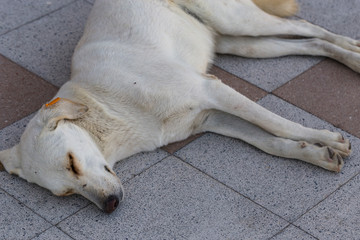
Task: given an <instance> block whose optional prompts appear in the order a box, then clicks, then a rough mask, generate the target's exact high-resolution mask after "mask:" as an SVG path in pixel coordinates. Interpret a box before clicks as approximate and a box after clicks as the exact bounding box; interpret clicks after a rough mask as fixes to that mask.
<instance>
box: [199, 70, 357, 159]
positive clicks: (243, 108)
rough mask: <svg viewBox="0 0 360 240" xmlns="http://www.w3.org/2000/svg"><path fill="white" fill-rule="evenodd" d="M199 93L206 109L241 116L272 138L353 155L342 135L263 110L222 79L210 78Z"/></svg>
mask: <svg viewBox="0 0 360 240" xmlns="http://www.w3.org/2000/svg"><path fill="white" fill-rule="evenodd" d="M208 79H209V80H208V81H206V82H205V83H204V85H203V89H202V90H201V92H200V93H199V94H200V96H202V100H201V101H202V102H204V103H205V109H216V110H219V111H222V112H226V113H229V114H232V115H234V116H237V117H240V118H242V119H244V120H246V121H248V122H250V123H252V124H254V125H256V126H258V127H260V128H262V129H264V130H265V131H267V132H269V133H270V134H272V135H275V136H277V137H281V138H287V139H292V140H295V141H306V142H308V143H311V144H316V143H321V144H322V145H325V146H329V147H331V148H333V149H335V150H337V151H341V152H342V153H343V154H344V155H348V154H350V152H351V151H350V143H349V141H348V140H344V138H343V137H342V136H341V134H339V133H333V132H330V131H327V130H316V129H311V128H307V127H304V126H302V125H300V124H297V123H294V122H292V121H289V120H287V119H284V118H282V117H280V116H278V115H276V114H274V113H272V112H270V111H269V110H267V109H265V108H263V107H261V106H260V105H258V104H256V103H255V102H253V101H251V100H250V99H248V98H246V97H245V96H243V95H241V94H240V93H238V92H236V91H235V90H234V89H232V88H230V87H228V86H226V85H225V84H223V83H222V82H221V81H220V80H214V78H210V77H208Z"/></svg>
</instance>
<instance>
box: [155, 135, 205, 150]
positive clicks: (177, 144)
mask: <svg viewBox="0 0 360 240" xmlns="http://www.w3.org/2000/svg"><path fill="white" fill-rule="evenodd" d="M202 135H203V134H202V133H200V134H196V135H193V136H190V137H188V138H187V139H185V140H183V141H179V142H174V143H171V144H169V145H166V146H164V147H162V148H161V149H162V150H164V151H167V152H168V153H170V154H173V153H174V152H176V151H177V150H180V149H181V148H183V147H185V146H186V145H188V144H189V143H191V142H192V141H194V140H195V139H197V138H199V137H201V136H202Z"/></svg>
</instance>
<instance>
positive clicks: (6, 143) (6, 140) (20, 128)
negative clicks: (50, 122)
mask: <svg viewBox="0 0 360 240" xmlns="http://www.w3.org/2000/svg"><path fill="white" fill-rule="evenodd" d="M34 115H35V114H30V115H29V116H27V117H25V118H23V119H21V120H19V121H17V122H15V123H13V124H11V125H10V126H7V127H6V128H3V129H1V130H0V139H1V141H0V151H1V150H4V149H8V148H10V147H13V146H15V145H16V144H17V143H18V142H19V141H20V137H21V135H22V133H23V132H24V130H25V127H26V125H27V124H28V122H29V121H30V119H31V118H33V117H34Z"/></svg>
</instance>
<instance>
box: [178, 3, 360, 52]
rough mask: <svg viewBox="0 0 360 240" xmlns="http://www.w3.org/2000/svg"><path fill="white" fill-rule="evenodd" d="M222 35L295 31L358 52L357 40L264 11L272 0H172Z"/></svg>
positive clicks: (264, 34)
mask: <svg viewBox="0 0 360 240" xmlns="http://www.w3.org/2000/svg"><path fill="white" fill-rule="evenodd" d="M174 1H175V2H176V3H177V4H179V5H180V6H184V7H185V8H186V9H188V10H189V11H190V12H192V13H193V14H194V15H196V16H198V17H199V18H200V19H202V20H203V21H204V23H205V24H207V25H209V26H210V27H212V28H213V29H214V30H215V31H216V32H217V33H219V34H221V35H230V36H253V37H259V36H279V35H294V36H301V37H310V38H320V39H323V40H326V41H328V42H331V43H334V44H336V45H338V46H340V47H342V48H345V49H348V50H350V51H355V52H360V41H357V40H354V39H351V38H349V37H345V36H341V35H337V34H334V33H331V32H329V31H327V30H325V29H324V28H321V27H319V26H316V25H314V24H311V23H309V22H307V21H304V20H293V19H285V18H281V17H277V16H274V15H271V14H269V13H267V12H265V10H266V9H265V8H266V6H264V3H266V4H268V5H269V6H273V5H274V3H273V1H257V2H262V4H263V5H262V6H261V5H260V7H262V8H263V9H262V8H260V7H259V6H258V5H256V4H255V3H254V2H253V1H251V0H206V1H205V0H174Z"/></svg>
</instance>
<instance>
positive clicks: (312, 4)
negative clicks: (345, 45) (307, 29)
mask: <svg viewBox="0 0 360 240" xmlns="http://www.w3.org/2000/svg"><path fill="white" fill-rule="evenodd" d="M298 2H299V3H300V12H299V13H298V16H300V17H302V18H304V19H306V20H308V21H309V22H312V23H315V24H318V25H320V26H322V27H324V28H326V29H328V30H330V31H332V32H335V33H337V34H342V35H346V36H349V37H352V38H355V39H360V18H359V11H360V2H359V1H356V0H350V1H348V0H340V1H339V0H327V1H312V0H298Z"/></svg>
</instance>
